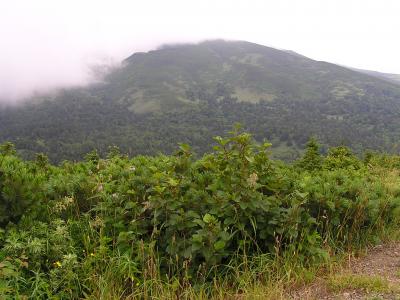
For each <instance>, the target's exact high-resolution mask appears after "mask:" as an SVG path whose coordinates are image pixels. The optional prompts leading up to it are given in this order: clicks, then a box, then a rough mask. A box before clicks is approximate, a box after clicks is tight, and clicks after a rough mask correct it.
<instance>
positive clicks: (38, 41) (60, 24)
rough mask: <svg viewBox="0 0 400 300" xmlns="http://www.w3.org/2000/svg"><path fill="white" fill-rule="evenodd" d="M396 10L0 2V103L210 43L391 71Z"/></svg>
mask: <svg viewBox="0 0 400 300" xmlns="http://www.w3.org/2000/svg"><path fill="white" fill-rule="evenodd" d="M399 12H400V1H398V0H290V1H289V0H274V1H270V0H264V1H262V0H245V1H242V0H197V1H193V0H158V1H156V0H145V1H137V0H130V1H128V0H35V1H32V0H0V101H2V102H5V101H8V102H17V101H19V100H21V99H23V98H24V97H28V96H31V95H32V94H33V93H36V92H46V91H51V90H53V89H55V88H60V87H70V86H76V85H84V84H87V83H90V82H91V81H93V80H94V78H93V76H92V74H93V73H92V72H91V70H92V69H93V67H94V66H96V65H98V64H106V65H115V64H118V62H120V61H121V60H122V59H124V58H125V57H127V56H129V55H131V54H132V53H134V52H137V51H148V50H152V49H155V48H156V47H158V46H159V45H160V44H166V43H178V42H198V41H202V40H205V39H214V38H223V39H228V40H246V41H250V42H255V43H259V44H262V45H266V46H272V47H276V48H280V49H289V50H293V51H296V52H298V53H301V54H303V55H306V56H308V57H310V58H313V59H316V60H324V61H329V62H332V63H337V64H341V65H347V66H352V67H357V68H363V69H370V70H376V71H382V72H389V73H400V59H398V55H399V53H400V39H399V38H398V36H399V32H400V18H399V17H398V16H399ZM0 103H1V102H0Z"/></svg>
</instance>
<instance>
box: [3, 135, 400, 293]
mask: <svg viewBox="0 0 400 300" xmlns="http://www.w3.org/2000/svg"><path fill="white" fill-rule="evenodd" d="M215 141H216V145H215V146H214V151H213V152H211V153H209V154H205V155H204V156H203V157H202V158H200V159H196V158H194V157H193V154H192V151H191V148H190V147H189V146H188V145H186V144H181V145H180V147H179V149H178V150H177V151H176V152H175V153H174V155H171V156H165V155H158V156H154V157H149V156H137V157H134V158H131V159H130V158H128V157H127V156H124V155H122V154H120V153H119V151H118V149H116V148H111V149H110V153H109V155H108V156H107V158H106V159H101V158H99V157H98V155H97V153H96V152H91V153H89V154H88V155H87V156H86V161H84V162H77V163H71V162H68V161H65V162H64V163H63V164H62V165H61V166H59V167H55V166H52V165H50V164H49V163H48V162H47V160H46V158H45V157H44V156H43V155H38V156H37V159H36V161H23V160H21V159H20V158H19V157H17V156H16V154H15V153H14V152H13V151H9V150H7V151H2V152H1V154H0V174H1V177H0V180H1V181H0V183H1V184H0V197H1V199H0V200H1V202H0V211H1V226H2V229H1V232H0V294H2V295H5V296H10V297H11V295H13V296H15V295H17V296H18V297H24V296H25V297H31V298H43V299H46V298H51V297H58V298H65V299H70V298H81V297H86V296H88V295H93V297H95V298H96V297H100V295H103V296H104V293H105V291H104V290H102V288H101V286H102V285H106V286H108V287H110V289H111V290H109V291H108V293H109V294H108V295H113V297H127V296H129V295H151V293H152V289H151V288H150V286H149V284H154V282H155V281H161V282H172V283H171V289H172V290H173V291H174V293H175V295H178V296H177V297H179V289H180V288H181V287H183V286H187V285H191V284H193V285H196V284H200V283H204V282H205V283H207V282H210V281H212V280H215V278H216V276H224V277H225V278H232V280H233V278H234V277H235V273H234V272H233V273H232V272H231V271H230V270H231V268H232V266H233V265H238V266H241V267H238V268H239V269H240V268H247V266H248V265H247V264H246V263H245V262H246V261H249V260H251V259H253V258H257V257H258V258H259V259H261V258H262V257H263V255H270V256H272V257H275V259H279V258H280V257H287V256H291V257H295V258H296V260H297V261H299V262H300V263H301V264H303V265H308V264H312V263H317V262H321V261H324V260H325V259H326V258H327V256H328V254H329V253H332V252H333V253H334V252H337V251H340V249H345V248H347V247H351V246H352V245H359V244H361V243H362V241H363V240H365V239H373V238H375V237H377V236H379V232H380V231H381V230H383V229H384V228H385V227H388V226H396V225H398V223H399V221H400V218H399V217H400V215H399V213H400V198H399V197H400V192H399V191H398V189H396V188H395V187H396V186H397V185H396V184H397V181H392V180H398V176H397V175H396V174H398V172H399V170H398V166H399V164H398V162H399V161H400V160H399V159H398V158H397V157H394V156H393V157H389V156H386V158H385V160H383V158H382V156H379V155H376V154H371V156H370V158H369V161H368V163H367V164H364V163H362V162H361V161H359V160H358V159H357V158H356V157H355V156H353V155H352V154H351V153H350V151H349V150H348V149H346V148H344V147H339V148H334V149H331V150H330V151H329V152H328V156H327V157H326V158H324V159H322V158H321V157H320V156H319V153H318V151H317V148H318V147H317V145H316V142H315V141H310V143H309V144H308V151H307V152H306V154H305V156H304V157H303V158H302V159H301V160H300V161H299V162H298V163H296V164H295V166H291V165H286V164H283V163H281V162H279V161H274V160H271V159H270V157H269V148H270V146H271V145H270V144H269V143H262V144H258V143H255V142H254V141H253V139H252V136H251V135H250V134H247V133H245V132H242V131H241V130H240V129H239V128H235V129H234V131H232V133H231V136H230V137H228V138H222V137H216V138H215ZM5 148H6V149H10V147H9V145H8V146H7V145H6V146H2V148H1V149H5ZM11 148H12V147H11ZM322 161H323V162H322ZM310 172H312V173H310ZM393 172H397V173H393ZM311 174H312V175H311ZM387 174H389V175H390V174H392V175H390V176H389V175H387ZM389 179H390V181H389ZM264 272H265V271H264ZM161 274H162V275H161ZM96 295H97V296H96ZM110 297H111V296H110Z"/></svg>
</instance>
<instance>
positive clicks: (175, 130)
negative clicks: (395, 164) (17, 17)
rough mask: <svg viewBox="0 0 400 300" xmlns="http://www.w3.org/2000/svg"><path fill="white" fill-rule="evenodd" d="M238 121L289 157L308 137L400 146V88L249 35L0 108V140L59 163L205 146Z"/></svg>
mask: <svg viewBox="0 0 400 300" xmlns="http://www.w3.org/2000/svg"><path fill="white" fill-rule="evenodd" d="M236 122H239V123H241V124H243V126H244V129H245V130H248V131H250V132H251V133H253V134H254V136H255V138H256V139H257V140H259V141H262V140H263V139H268V140H270V141H271V142H272V143H273V145H274V147H275V148H274V149H273V152H274V154H275V155H276V156H277V157H278V158H282V159H293V158H295V157H297V156H298V155H299V153H300V151H301V149H302V148H303V146H304V144H305V143H306V141H307V140H308V139H309V137H310V136H316V137H317V138H318V139H319V140H320V141H321V142H322V143H323V144H324V145H329V146H332V145H338V144H345V145H348V146H350V147H352V148H353V149H354V150H355V151H356V152H361V151H363V150H365V149H376V150H384V151H398V150H399V148H400V146H399V144H398V141H399V136H400V131H399V128H400V126H399V125H400V86H399V85H397V84H395V83H393V82H390V81H387V80H383V79H382V78H377V77H376V76H371V74H365V73H360V72H358V71H354V70H350V69H348V68H345V67H341V66H338V65H334V64H331V63H327V62H321V61H315V60H312V59H309V58H307V57H304V56H302V55H299V54H297V53H295V52H291V51H283V50H277V49H274V48H270V47H265V46H262V45H257V44H253V43H249V42H242V41H223V40H215V41H206V42H203V43H199V44H182V45H169V46H164V47H162V48H160V49H157V50H154V51H149V52H147V53H135V54H133V55H132V56H130V57H128V58H127V59H125V60H124V61H123V63H122V66H121V67H120V68H117V69H115V70H113V71H112V72H111V73H109V74H108V75H107V76H106V77H105V78H104V82H103V83H99V84H95V85H91V86H89V87H85V88H75V89H67V90H63V91H60V92H59V93H57V94H56V95H54V94H53V95H47V96H45V97H41V98H40V99H35V101H33V102H28V104H26V105H23V106H19V107H14V108H3V109H1V110H0V129H1V130H0V142H2V141H12V142H14V143H15V144H16V147H17V149H19V151H20V153H21V154H22V155H23V156H26V157H33V156H34V153H35V152H44V153H47V154H48V155H49V156H50V158H51V159H52V160H54V161H60V160H62V159H79V158H82V156H83V155H84V154H85V153H87V152H89V151H90V150H92V149H95V148H96V149H98V150H99V151H100V152H101V153H103V154H104V153H106V151H107V147H108V146H109V145H117V146H119V147H120V148H121V150H122V151H123V152H125V153H128V154H130V155H134V154H152V153H156V152H165V153H171V152H173V151H174V150H175V149H176V148H177V143H178V142H183V143H188V144H190V145H192V146H193V150H194V151H195V152H197V153H202V152H204V151H207V150H209V147H210V146H209V145H210V141H212V137H213V136H215V135H222V134H225V133H226V132H227V131H229V130H230V129H231V128H232V125H233V124H234V123H236Z"/></svg>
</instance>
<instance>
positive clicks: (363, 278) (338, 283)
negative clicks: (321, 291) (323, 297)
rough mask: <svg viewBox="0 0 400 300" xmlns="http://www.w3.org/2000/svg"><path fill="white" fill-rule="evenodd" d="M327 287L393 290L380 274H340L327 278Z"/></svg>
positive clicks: (371, 290) (333, 288) (332, 288)
mask: <svg viewBox="0 0 400 300" xmlns="http://www.w3.org/2000/svg"><path fill="white" fill-rule="evenodd" d="M327 282H328V288H329V289H330V290H332V291H333V292H340V291H344V290H348V289H357V290H363V291H365V292H378V293H379V292H383V293H389V292H394V291H395V290H393V289H394V288H393V287H391V286H390V283H389V281H388V280H386V279H385V278H382V277H380V276H368V275H359V274H340V275H336V276H332V277H330V278H329V279H328V281H327ZM396 290H398V289H396Z"/></svg>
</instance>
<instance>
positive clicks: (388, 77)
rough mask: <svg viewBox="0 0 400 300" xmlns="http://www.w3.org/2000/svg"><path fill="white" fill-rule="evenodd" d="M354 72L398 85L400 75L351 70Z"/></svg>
mask: <svg viewBox="0 0 400 300" xmlns="http://www.w3.org/2000/svg"><path fill="white" fill-rule="evenodd" d="M351 69H352V70H354V71H357V72H361V73H364V74H368V75H370V76H374V77H377V78H380V79H383V80H387V81H389V82H392V83H396V84H400V74H392V73H382V72H377V71H370V70H363V69H356V68H351Z"/></svg>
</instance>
